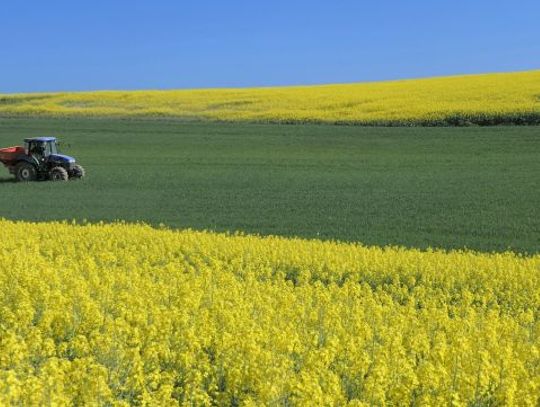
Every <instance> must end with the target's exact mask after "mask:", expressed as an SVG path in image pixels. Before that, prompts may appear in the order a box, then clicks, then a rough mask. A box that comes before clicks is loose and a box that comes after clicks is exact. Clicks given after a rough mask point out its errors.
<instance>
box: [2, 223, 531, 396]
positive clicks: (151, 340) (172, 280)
mask: <svg viewBox="0 0 540 407" xmlns="http://www.w3.org/2000/svg"><path fill="white" fill-rule="evenodd" d="M539 311H540V256H539V255H534V256H527V257H526V256H521V255H518V254H514V253H492V254H482V253H475V252H470V251H453V252H443V251H436V250H429V251H419V250H414V249H403V248H397V247H387V248H379V247H363V246H361V245H357V244H345V243H338V242H321V241H306V240H300V239H285V238H279V237H264V238H263V237H257V236H249V235H247V236H245V235H227V234H216V233H210V232H195V231H190V230H185V231H172V230H167V229H153V228H151V227H149V226H145V225H130V224H123V223H118V224H96V225H92V224H85V225H75V224H68V223H28V222H11V221H5V220H4V221H2V220H0V405H12V404H19V405H40V404H46V405H52V404H56V405H68V404H77V405H116V406H128V405H160V406H167V405H178V404H180V405H197V406H199V405H201V406H204V405H215V404H220V405H245V406H250V405H299V406H313V405H350V406H364V405H365V406H367V405H379V406H383V405H455V406H466V405H509V406H512V405H514V406H537V405H538V403H539V402H540V323H539Z"/></svg>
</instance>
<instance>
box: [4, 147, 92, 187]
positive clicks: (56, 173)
mask: <svg viewBox="0 0 540 407" xmlns="http://www.w3.org/2000/svg"><path fill="white" fill-rule="evenodd" d="M0 162H1V163H2V164H4V166H6V167H7V169H8V170H9V172H10V173H11V174H13V175H15V177H16V178H17V180H18V181H37V180H41V181H44V180H52V181H67V180H69V179H80V178H82V177H84V176H85V171H84V168H83V167H81V166H80V165H78V164H76V163H75V159H74V158H73V157H69V156H67V155H62V154H58V149H57V145H56V138H55V137H34V138H27V139H25V140H24V147H8V148H2V149H0Z"/></svg>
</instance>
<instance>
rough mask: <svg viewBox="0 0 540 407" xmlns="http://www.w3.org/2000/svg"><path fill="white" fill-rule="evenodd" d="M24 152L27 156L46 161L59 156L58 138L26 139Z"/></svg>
mask: <svg viewBox="0 0 540 407" xmlns="http://www.w3.org/2000/svg"><path fill="white" fill-rule="evenodd" d="M24 151H25V153H26V155H29V156H36V157H38V156H39V157H40V158H42V159H45V158H47V157H49V156H50V155H53V154H58V148H57V147H56V137H35V138H27V139H24Z"/></svg>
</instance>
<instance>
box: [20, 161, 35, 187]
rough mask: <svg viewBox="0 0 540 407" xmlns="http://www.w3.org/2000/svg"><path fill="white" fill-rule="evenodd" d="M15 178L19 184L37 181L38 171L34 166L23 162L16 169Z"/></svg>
mask: <svg viewBox="0 0 540 407" xmlns="http://www.w3.org/2000/svg"><path fill="white" fill-rule="evenodd" d="M15 177H16V178H17V181H19V182H28V181H35V180H36V178H37V170H36V167H34V166H33V165H32V164H30V163H27V162H22V163H19V164H17V166H16V167H15Z"/></svg>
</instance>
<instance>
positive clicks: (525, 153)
mask: <svg viewBox="0 0 540 407" xmlns="http://www.w3.org/2000/svg"><path fill="white" fill-rule="evenodd" d="M44 134H56V135H58V136H60V137H61V138H62V139H63V140H64V141H65V142H66V143H69V144H71V147H68V146H66V147H65V148H64V150H65V152H66V153H68V154H71V155H74V156H76V157H77V158H78V159H80V161H81V163H82V164H84V165H85V166H86V167H87V169H88V172H89V178H88V179H87V180H86V181H84V182H82V183H68V184H53V183H37V184H29V185H24V184H16V183H12V182H11V179H10V178H9V176H8V174H7V171H5V170H3V169H0V171H2V172H0V191H1V192H0V216H3V217H7V218H14V219H32V220H47V219H72V218H77V219H83V218H86V219H89V220H94V221H97V220H113V219H125V220H128V221H136V220H144V221H147V222H151V223H154V224H157V223H159V222H163V223H166V224H168V225H171V226H174V227H192V228H196V229H213V230H218V231H223V230H231V231H232V230H242V231H246V232H256V233H262V234H281V235H298V236H303V237H321V238H329V239H333V238H337V239H343V240H354V241H361V242H364V243H367V244H378V245H384V244H400V245H407V246H416V247H426V246H428V245H431V246H438V247H444V248H455V247H463V246H467V247H470V248H474V249H480V250H503V249H506V248H508V247H511V248H514V249H516V250H520V251H529V252H538V251H540V250H539V249H540V241H539V236H540V211H539V209H538V202H540V189H539V188H538V174H540V161H539V160H538V157H539V155H540V143H539V140H538V129H537V128H533V127H519V128H518V127H495V128H466V129H457V128H453V129H452V128H450V129H447V128H445V129H428V128H359V127H329V126H317V125H306V126H275V125H274V126H271V125H254V124H251V125H250V124H222V125H219V124H211V123H179V122H157V121H156V122H151V121H118V120H88V119H86V120H82V119H77V120H54V119H47V120H45V119H33V120H30V119H29V120H22V119H9V120H7V119H5V120H1V121H0V140H1V144H2V146H4V145H6V146H7V145H11V144H17V143H19V142H20V140H21V139H22V138H23V137H27V136H37V135H44Z"/></svg>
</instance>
